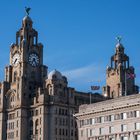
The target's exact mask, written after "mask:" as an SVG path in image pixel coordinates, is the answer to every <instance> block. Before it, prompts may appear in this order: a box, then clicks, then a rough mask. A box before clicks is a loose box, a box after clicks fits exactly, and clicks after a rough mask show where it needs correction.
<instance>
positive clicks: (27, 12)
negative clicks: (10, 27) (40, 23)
mask: <svg viewBox="0 0 140 140" xmlns="http://www.w3.org/2000/svg"><path fill="white" fill-rule="evenodd" d="M30 10H31V8H30V7H25V12H26V15H27V16H29V12H30Z"/></svg>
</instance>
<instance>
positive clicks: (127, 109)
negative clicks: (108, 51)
mask: <svg viewBox="0 0 140 140" xmlns="http://www.w3.org/2000/svg"><path fill="white" fill-rule="evenodd" d="M75 117H76V118H77V125H78V135H79V140H140V94H135V95H129V96H123V97H120V98H116V99H110V100H106V101H103V102H99V103H93V104H90V105H81V106H80V108H79V113H77V114H75Z"/></svg>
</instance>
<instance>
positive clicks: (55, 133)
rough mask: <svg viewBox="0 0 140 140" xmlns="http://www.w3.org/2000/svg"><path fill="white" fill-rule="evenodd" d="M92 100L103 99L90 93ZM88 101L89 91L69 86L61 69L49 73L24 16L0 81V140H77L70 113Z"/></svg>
mask: <svg viewBox="0 0 140 140" xmlns="http://www.w3.org/2000/svg"><path fill="white" fill-rule="evenodd" d="M91 99H92V101H93V102H97V101H101V100H103V99H104V98H103V96H102V95H100V94H92V95H91ZM89 102H90V94H88V93H82V92H78V91H76V90H75V89H74V88H71V87H68V81H67V78H66V77H65V76H63V75H62V74H61V73H60V72H58V71H57V70H54V71H52V72H50V73H49V74H48V67H47V66H45V65H43V45H42V44H41V43H39V42H38V33H37V31H36V30H35V29H33V22H32V19H31V18H30V17H29V16H25V17H24V18H23V20H22V27H21V28H20V30H19V31H18V32H17V33H16V43H13V44H11V47H10V65H9V66H6V67H5V79H4V81H3V82H1V83H0V140H77V129H76V128H77V126H76V123H75V118H74V117H73V114H74V113H76V112H77V111H78V107H79V105H81V104H83V103H89Z"/></svg>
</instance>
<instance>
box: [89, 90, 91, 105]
mask: <svg viewBox="0 0 140 140" xmlns="http://www.w3.org/2000/svg"><path fill="white" fill-rule="evenodd" d="M89 96H90V97H89V99H90V102H89V103H90V104H91V92H90V93H89Z"/></svg>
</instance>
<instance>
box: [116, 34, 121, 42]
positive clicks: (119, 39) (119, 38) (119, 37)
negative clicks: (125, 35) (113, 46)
mask: <svg viewBox="0 0 140 140" xmlns="http://www.w3.org/2000/svg"><path fill="white" fill-rule="evenodd" d="M116 39H117V41H118V43H119V44H120V43H121V40H122V37H121V36H118V37H116Z"/></svg>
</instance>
